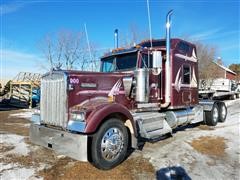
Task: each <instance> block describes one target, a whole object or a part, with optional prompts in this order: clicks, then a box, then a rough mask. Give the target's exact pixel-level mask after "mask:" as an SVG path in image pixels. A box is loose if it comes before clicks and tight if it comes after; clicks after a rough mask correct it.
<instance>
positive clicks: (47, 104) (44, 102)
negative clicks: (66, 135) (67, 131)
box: [40, 72, 67, 128]
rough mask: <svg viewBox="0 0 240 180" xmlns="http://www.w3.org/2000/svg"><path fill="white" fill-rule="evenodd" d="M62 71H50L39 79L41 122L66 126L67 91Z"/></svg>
mask: <svg viewBox="0 0 240 180" xmlns="http://www.w3.org/2000/svg"><path fill="white" fill-rule="evenodd" d="M66 83H67V82H66V79H65V75H64V73H56V72H54V73H52V74H49V75H46V76H44V77H43V78H42V80H41V101H40V103H41V107H40V110H41V122H42V123H44V124H49V125H54V126H60V127H63V128H66V126H67V92H66V89H67V88H66V86H67V85H66Z"/></svg>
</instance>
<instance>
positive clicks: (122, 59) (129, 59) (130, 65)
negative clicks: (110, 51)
mask: <svg viewBox="0 0 240 180" xmlns="http://www.w3.org/2000/svg"><path fill="white" fill-rule="evenodd" d="M136 65H137V53H136V52H135V53H129V54H121V55H117V56H112V57H107V58H104V59H102V66H101V72H114V71H124V70H134V69H135V68H136Z"/></svg>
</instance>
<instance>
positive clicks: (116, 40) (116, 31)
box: [114, 29, 118, 49]
mask: <svg viewBox="0 0 240 180" xmlns="http://www.w3.org/2000/svg"><path fill="white" fill-rule="evenodd" d="M114 48H115V49H116V48H118V29H115V31H114Z"/></svg>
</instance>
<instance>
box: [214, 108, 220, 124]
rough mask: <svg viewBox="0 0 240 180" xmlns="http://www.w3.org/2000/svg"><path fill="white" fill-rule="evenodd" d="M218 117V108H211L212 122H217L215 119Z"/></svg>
mask: <svg viewBox="0 0 240 180" xmlns="http://www.w3.org/2000/svg"><path fill="white" fill-rule="evenodd" d="M218 118H219V113H218V109H217V108H214V109H213V121H214V122H217V121H218Z"/></svg>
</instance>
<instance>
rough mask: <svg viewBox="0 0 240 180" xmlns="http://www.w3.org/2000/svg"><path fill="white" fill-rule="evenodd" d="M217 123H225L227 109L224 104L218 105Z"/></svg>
mask: <svg viewBox="0 0 240 180" xmlns="http://www.w3.org/2000/svg"><path fill="white" fill-rule="evenodd" d="M218 107H219V120H218V121H219V122H225V121H226V117H227V107H226V105H225V103H223V102H222V103H219V105H218Z"/></svg>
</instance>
